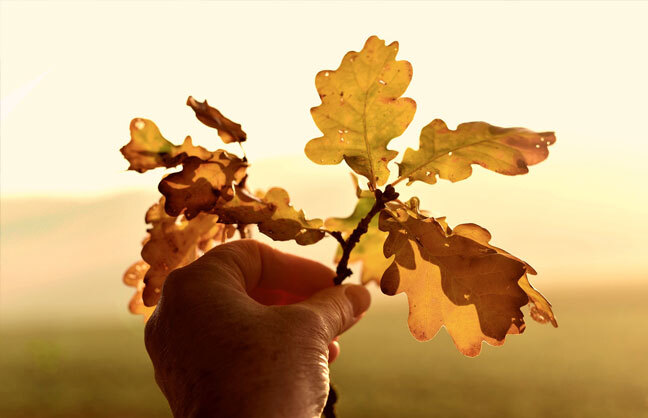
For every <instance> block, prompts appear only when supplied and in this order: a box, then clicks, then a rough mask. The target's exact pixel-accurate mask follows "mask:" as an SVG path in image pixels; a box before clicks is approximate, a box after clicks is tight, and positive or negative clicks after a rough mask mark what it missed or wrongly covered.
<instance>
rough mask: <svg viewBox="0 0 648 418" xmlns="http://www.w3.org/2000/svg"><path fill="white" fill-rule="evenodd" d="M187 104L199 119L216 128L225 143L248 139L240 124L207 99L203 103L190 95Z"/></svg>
mask: <svg viewBox="0 0 648 418" xmlns="http://www.w3.org/2000/svg"><path fill="white" fill-rule="evenodd" d="M187 106H190V107H191V108H192V109H193V111H194V112H195V113H196V118H198V120H199V121H201V122H202V123H204V124H205V125H207V126H209V127H210V128H214V129H216V130H217V131H218V136H220V137H221V139H222V140H223V142H224V143H226V144H229V143H232V142H243V141H245V140H246V139H247V135H246V134H245V132H243V129H241V125H240V124H238V123H236V122H233V121H231V120H229V119H228V118H226V117H225V116H223V114H222V113H221V112H220V111H219V110H218V109H216V108H213V107H211V106H209V104H207V100H205V101H204V102H202V103H201V102H199V101H197V100H196V99H194V98H193V97H191V96H189V98H188V99H187Z"/></svg>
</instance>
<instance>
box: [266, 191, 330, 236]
mask: <svg viewBox="0 0 648 418" xmlns="http://www.w3.org/2000/svg"><path fill="white" fill-rule="evenodd" d="M263 200H264V201H265V202H267V203H268V204H271V205H272V206H274V208H275V210H274V212H273V213H272V216H271V217H270V218H269V219H266V220H263V221H262V222H259V224H258V226H259V231H260V232H261V233H263V234H265V235H267V236H269V237H270V238H272V239H273V240H275V241H287V240H291V239H294V240H295V241H297V244H299V245H310V244H314V243H316V242H317V241H319V240H321V239H322V238H323V237H324V231H323V230H322V229H321V227H322V224H323V222H322V220H321V219H311V220H307V219H306V216H305V215H304V211H302V210H300V211H297V210H296V209H295V208H293V207H292V205H291V204H290V197H289V196H288V192H286V191H285V190H284V189H282V188H279V187H274V188H272V189H270V190H268V192H267V193H266V194H265V196H264V199H263Z"/></svg>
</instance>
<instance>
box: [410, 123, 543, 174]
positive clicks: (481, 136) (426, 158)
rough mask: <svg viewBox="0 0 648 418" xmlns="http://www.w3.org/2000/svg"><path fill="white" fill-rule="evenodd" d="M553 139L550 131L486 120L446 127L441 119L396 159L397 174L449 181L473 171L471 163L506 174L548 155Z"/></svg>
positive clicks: (521, 171)
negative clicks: (506, 125)
mask: <svg viewBox="0 0 648 418" xmlns="http://www.w3.org/2000/svg"><path fill="white" fill-rule="evenodd" d="M555 142H556V137H555V135H554V133H553V132H540V133H538V132H532V131H529V130H528V129H524V128H500V127H497V126H493V125H489V124H488V123H485V122H469V123H462V124H461V125H459V126H457V129H456V130H454V131H453V130H451V129H448V127H447V125H446V124H445V122H443V121H442V120H440V119H435V120H433V121H432V122H431V123H430V124H429V125H427V126H426V127H424V128H423V130H422V131H421V137H420V146H419V149H418V150H416V151H415V150H413V149H411V148H408V149H407V150H406V151H405V155H404V156H403V161H402V162H401V163H399V173H398V175H399V178H401V179H403V178H408V179H409V182H408V184H412V183H413V182H414V181H416V180H420V181H423V182H425V183H429V184H434V183H436V176H437V175H438V176H439V177H440V178H442V179H446V180H450V181H452V182H455V181H459V180H464V179H466V178H468V177H469V176H470V175H471V174H472V167H471V164H479V165H481V166H482V167H484V168H487V169H488V170H492V171H495V172H497V173H500V174H506V175H509V176H513V175H517V174H525V173H528V172H529V168H528V166H530V165H534V164H537V163H539V162H541V161H543V160H545V159H546V158H547V156H548V155H549V150H548V149H547V147H548V146H549V145H551V144H553V143H555Z"/></svg>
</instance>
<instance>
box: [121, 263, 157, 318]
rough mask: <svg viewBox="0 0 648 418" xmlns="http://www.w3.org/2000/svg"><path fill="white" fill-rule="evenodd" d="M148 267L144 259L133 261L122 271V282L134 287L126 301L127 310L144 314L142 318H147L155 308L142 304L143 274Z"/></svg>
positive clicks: (136, 313)
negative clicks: (131, 294)
mask: <svg viewBox="0 0 648 418" xmlns="http://www.w3.org/2000/svg"><path fill="white" fill-rule="evenodd" d="M148 269H149V265H148V264H147V263H146V262H145V261H142V260H140V261H137V262H136V263H133V264H132V265H131V266H130V267H129V268H128V269H127V270H126V272H125V273H124V284H126V285H127V286H131V287H134V288H135V294H134V295H133V296H132V297H131V300H130V301H129V302H128V310H129V311H130V312H131V313H132V314H135V315H144V320H148V319H149V317H150V316H151V315H152V314H153V311H154V310H155V307H154V306H146V305H144V301H143V300H142V292H143V290H144V275H145V274H146V272H147V271H148Z"/></svg>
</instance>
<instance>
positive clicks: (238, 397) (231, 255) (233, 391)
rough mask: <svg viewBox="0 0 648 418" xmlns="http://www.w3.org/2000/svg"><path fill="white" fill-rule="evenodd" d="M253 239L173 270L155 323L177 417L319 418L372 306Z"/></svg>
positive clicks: (308, 265)
mask: <svg viewBox="0 0 648 418" xmlns="http://www.w3.org/2000/svg"><path fill="white" fill-rule="evenodd" d="M334 276H335V273H334V272H333V271H332V270H331V269H329V268H328V267H326V266H324V265H322V264H320V263H317V262H315V261H312V260H307V259H304V258H301V257H297V256H295V255H291V254H286V253H282V252H280V251H277V250H274V249H272V248H271V247H269V246H267V245H264V244H261V243H258V242H256V241H253V240H239V241H235V242H232V243H227V244H224V245H221V246H218V247H216V248H214V249H213V250H211V251H209V252H208V253H206V254H205V255H204V256H202V257H201V258H199V259H198V260H196V261H195V262H193V263H191V264H190V265H188V266H186V267H184V268H181V269H178V270H176V271H174V272H172V273H171V274H170V275H169V277H168V278H167V280H166V283H165V284H164V287H163V289H162V294H161V299H160V302H159V304H158V307H157V309H156V310H155V312H154V314H153V316H151V318H150V319H149V321H148V322H147V324H146V331H145V342H146V348H147V350H148V353H149V356H150V357H151V360H152V362H153V367H154V369H155V379H156V381H157V383H158V385H159V386H160V388H161V389H162V392H163V393H164V395H165V396H166V398H167V399H168V401H169V405H170V406H171V410H172V411H173V414H174V416H175V417H182V418H184V417H234V416H236V417H266V418H268V417H269V418H273V417H296V418H301V417H303V418H311V417H319V416H320V414H321V412H322V409H323V408H324V404H325V402H326V398H327V396H328V390H329V362H331V361H333V360H335V358H336V357H337V356H338V354H339V351H340V346H339V343H338V342H337V337H338V336H339V335H340V334H341V333H343V332H344V331H346V330H347V329H349V328H350V327H351V326H353V325H354V324H355V323H356V322H357V321H358V320H359V319H360V318H361V317H362V314H363V313H364V312H365V311H366V310H367V309H368V308H369V304H370V302H371V299H370V296H369V292H368V291H367V290H366V289H365V288H364V287H363V286H358V285H343V286H333V280H332V279H333V277H334Z"/></svg>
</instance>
